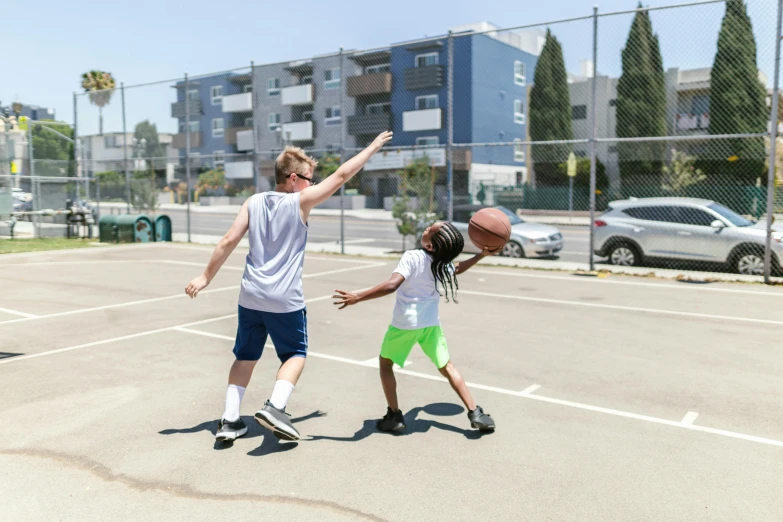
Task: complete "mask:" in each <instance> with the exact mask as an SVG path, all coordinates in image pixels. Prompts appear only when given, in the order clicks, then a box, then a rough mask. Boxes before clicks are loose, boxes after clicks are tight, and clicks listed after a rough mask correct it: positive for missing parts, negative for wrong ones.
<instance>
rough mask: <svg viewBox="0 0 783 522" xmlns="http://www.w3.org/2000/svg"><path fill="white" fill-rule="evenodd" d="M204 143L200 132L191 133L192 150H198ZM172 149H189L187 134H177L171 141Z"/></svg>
mask: <svg viewBox="0 0 783 522" xmlns="http://www.w3.org/2000/svg"><path fill="white" fill-rule="evenodd" d="M203 143H204V140H203V138H202V136H201V133H200V132H191V133H190V148H191V149H198V148H199V147H201V146H202V144H203ZM171 148H172V149H186V148H187V134H185V133H184V132H180V133H179V134H175V135H174V136H173V137H172V139H171Z"/></svg>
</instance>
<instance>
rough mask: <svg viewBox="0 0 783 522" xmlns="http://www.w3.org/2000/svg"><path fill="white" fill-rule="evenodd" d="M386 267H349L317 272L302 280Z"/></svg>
mask: <svg viewBox="0 0 783 522" xmlns="http://www.w3.org/2000/svg"><path fill="white" fill-rule="evenodd" d="M385 265H386V263H373V264H371V265H364V266H356V267H348V268H339V269H337V270H328V271H326V272H317V273H315V274H305V275H303V276H302V279H307V278H309V277H318V276H325V275H331V274H340V273H342V272H353V271H355V270H365V269H367V268H377V267H379V266H385Z"/></svg>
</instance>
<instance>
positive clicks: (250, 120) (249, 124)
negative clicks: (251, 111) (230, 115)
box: [245, 117, 253, 127]
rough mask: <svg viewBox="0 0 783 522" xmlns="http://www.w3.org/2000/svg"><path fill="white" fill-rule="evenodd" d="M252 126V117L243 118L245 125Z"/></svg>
mask: <svg viewBox="0 0 783 522" xmlns="http://www.w3.org/2000/svg"><path fill="white" fill-rule="evenodd" d="M252 126H253V118H252V117H250V118H245V127H252Z"/></svg>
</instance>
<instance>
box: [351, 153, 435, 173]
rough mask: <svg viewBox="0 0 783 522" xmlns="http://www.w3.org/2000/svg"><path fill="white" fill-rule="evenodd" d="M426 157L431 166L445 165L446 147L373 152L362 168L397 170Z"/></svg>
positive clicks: (369, 169) (367, 169) (368, 169)
mask: <svg viewBox="0 0 783 522" xmlns="http://www.w3.org/2000/svg"><path fill="white" fill-rule="evenodd" d="M423 157H426V158H427V160H428V161H429V164H430V165H431V166H433V167H445V166H446V149H444V148H431V149H421V150H397V151H385V152H381V153H380V154H375V155H374V156H373V157H371V158H370V159H369V161H368V162H367V163H366V164H365V165H364V170H366V171H372V170H399V169H401V168H403V167H405V166H406V165H410V164H411V162H413V160H415V159H418V158H423Z"/></svg>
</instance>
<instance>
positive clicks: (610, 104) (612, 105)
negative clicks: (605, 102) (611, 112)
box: [609, 98, 617, 107]
mask: <svg viewBox="0 0 783 522" xmlns="http://www.w3.org/2000/svg"><path fill="white" fill-rule="evenodd" d="M615 105H617V98H612V99H611V100H609V107H614V106H615Z"/></svg>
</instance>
